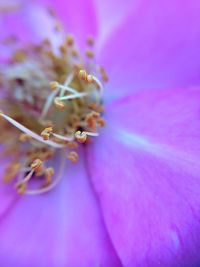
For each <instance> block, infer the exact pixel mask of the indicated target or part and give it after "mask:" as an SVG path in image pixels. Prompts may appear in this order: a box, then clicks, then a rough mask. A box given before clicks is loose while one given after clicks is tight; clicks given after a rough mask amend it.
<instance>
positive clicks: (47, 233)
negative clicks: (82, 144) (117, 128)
mask: <svg viewBox="0 0 200 267" xmlns="http://www.w3.org/2000/svg"><path fill="white" fill-rule="evenodd" d="M58 165H59V163H58ZM3 198H5V196H4V195H3V194H0V199H1V203H2V202H4V199H3ZM0 236H1V238H0V262H1V264H2V265H3V266H6V267H12V266H14V267H26V266H30V267H36V266H37V267H46V266H49V267H54V266H55V267H68V266H69V267H80V266H83V267H90V266H91V267H94V266H105V267H107V266H109V267H113V266H117V267H118V266H120V263H119V261H118V258H117V256H116V254H115V252H114V250H113V248H112V245H111V243H110V241H109V238H108V236H107V234H106V230H105V228H104V224H103V221H102V218H101V215H100V213H99V208H98V205H97V202H96V200H95V197H94V195H93V193H92V191H91V189H90V185H89V181H88V177H87V175H86V172H85V168H84V165H83V161H82V162H79V163H78V165H76V166H72V164H68V166H67V167H66V169H65V175H64V177H63V179H62V181H61V182H60V184H59V185H58V186H57V187H56V188H55V189H53V190H52V191H51V192H49V193H46V194H43V195H37V196H22V197H15V201H13V203H12V205H9V207H8V206H7V207H6V206H5V209H4V212H3V211H2V212H1V216H0Z"/></svg>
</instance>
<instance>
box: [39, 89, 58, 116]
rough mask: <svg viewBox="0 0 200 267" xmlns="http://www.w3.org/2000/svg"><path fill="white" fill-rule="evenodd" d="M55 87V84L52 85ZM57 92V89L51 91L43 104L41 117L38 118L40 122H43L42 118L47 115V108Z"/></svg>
mask: <svg viewBox="0 0 200 267" xmlns="http://www.w3.org/2000/svg"><path fill="white" fill-rule="evenodd" d="M54 86H55V84H54ZM58 92H59V88H56V89H55V91H53V92H52V93H51V94H50V95H49V96H48V98H47V100H46V102H45V104H44V108H43V110H42V113H41V116H40V120H41V121H42V120H44V118H45V117H46V115H47V112H48V111H49V108H50V106H51V104H52V102H53V100H54V98H55V96H56V95H57V94H58Z"/></svg>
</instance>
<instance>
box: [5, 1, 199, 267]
mask: <svg viewBox="0 0 200 267" xmlns="http://www.w3.org/2000/svg"><path fill="white" fill-rule="evenodd" d="M124 2H125V1H121V0H120V1H117V2H116V1H113V0H109V1H104V0H101V1H100V0H99V1H98V0H95V1H92V0H85V1H81V0H76V1H73V2H72V1H64V0H59V1H56V2H55V1H53V0H52V1H46V3H47V4H50V5H51V6H52V7H53V8H54V9H55V11H56V12H57V14H58V16H59V18H60V19H61V21H62V22H63V24H64V27H65V29H66V31H67V32H70V33H73V34H74V35H75V37H76V39H77V42H78V44H79V46H80V47H81V49H82V50H84V44H85V39H86V37H87V36H88V35H93V36H94V37H95V40H96V47H95V50H96V51H95V54H96V59H97V61H98V62H99V63H101V64H103V65H104V66H105V68H106V70H107V72H108V76H109V82H108V83H107V85H106V87H105V92H104V96H103V99H104V103H105V104H104V106H105V113H104V114H103V117H104V118H105V119H106V127H105V128H103V129H101V130H99V136H98V137H94V140H93V142H92V143H91V144H87V145H86V146H84V145H83V146H80V149H79V161H78V162H77V163H76V165H72V164H71V163H69V162H67V163H66V166H65V170H64V174H63V177H62V179H61V181H60V182H59V184H58V185H57V186H56V187H54V188H53V189H52V190H51V191H49V192H47V193H45V194H38V195H36V196H29V195H27V196H26V195H23V196H20V195H18V194H15V190H13V187H12V186H10V185H4V184H3V182H2V181H1V186H0V202H1V204H0V263H1V265H2V266H6V267H10V266H15V267H18V266H19V267H25V266H30V267H46V266H48V267H54V266H55V267H68V266H70V267H95V266H101V267H104V266H105V267H118V266H126V267H139V266H141V267H157V266H162V267H172V266H173V267H178V266H181V267H182V266H184V267H186V266H188V267H197V266H199V265H200V256H199V248H200V234H199V232H200V231H199V228H200V225H199V207H200V193H199V192H200V176H199V173H200V167H199V156H200V152H199V151H200V142H199V138H200V92H199V88H198V85H199V82H200V75H199V73H200V67H199V66H200V65H199V62H200V58H199V57H200V53H199V52H200V51H199V50H200V38H199V34H200V30H199V24H200V16H199V11H200V2H199V1H198V0H174V1H170V0H164V1H160V0H153V1H149V0H140V1H139V0H138V1H126V3H124ZM16 3H17V6H16ZM39 3H40V2H39ZM23 4H24V7H23V10H22V11H20V13H19V12H17V11H14V14H13V13H12V14H10V12H7V13H8V14H6V15H5V6H4V8H3V11H4V12H3V14H2V13H0V14H1V21H0V27H1V28H0V30H1V31H0V33H1V36H2V37H5V36H6V35H7V34H8V31H9V34H10V33H11V32H14V33H16V32H17V34H18V36H19V37H20V38H21V39H22V41H26V42H27V40H28V41H32V42H36V43H37V41H39V40H42V39H43V38H44V37H45V36H46V35H48V37H49V38H50V39H51V40H52V42H53V44H54V45H55V46H56V45H57V42H59V40H58V39H57V38H55V32H54V31H53V30H52V25H54V24H52V23H53V22H52V18H51V17H50V16H49V15H48V14H47V12H46V10H45V9H44V7H43V6H41V5H38V2H37V1H34V2H33V1H32V2H31V6H30V5H29V4H26V1H25V2H24V3H23ZM13 5H14V6H15V7H16V8H18V5H21V2H19V1H14V2H12V7H13ZM20 10H21V6H20ZM0 12H1V5H0ZM14 18H15V19H14ZM5 25H7V27H6V28H5ZM2 47H3V48H2V50H1V51H3V55H2V53H1V58H2V62H4V65H3V63H2V64H1V66H12V64H10V62H9V64H10V65H8V64H5V61H6V62H7V58H8V56H9V55H10V53H11V52H10V49H11V50H12V48H10V47H9V46H7V47H6V48H5V45H4V46H3V45H2ZM6 70H7V67H6ZM3 73H5V70H4V72H3ZM6 74H7V72H6ZM6 77H7V76H6ZM4 79H5V78H4ZM36 80H37V79H36ZM4 86H7V87H8V84H5V83H4ZM17 96H18V95H17ZM3 99H4V98H3ZM15 104H16V103H14V102H13V105H15ZM24 112H26V110H25V111H24ZM27 112H28V109H27ZM1 121H2V120H1ZM3 121H4V120H3ZM10 127H12V126H10ZM11 129H12V128H11ZM1 133H2V138H3V140H7V138H8V139H9V136H6V138H5V136H3V132H1ZM51 134H52V133H51ZM14 136H15V135H14V134H13V138H14ZM9 140H12V137H11V138H10V139H9ZM48 141H49V140H48ZM50 141H51V140H50ZM55 157H57V156H56V155H55ZM7 161H8V160H7V158H5V159H4V158H2V162H1V168H2V172H3V169H4V168H5V166H6V164H7ZM53 165H54V167H55V168H54V169H55V171H56V173H57V171H58V170H59V166H60V158H57V159H56V160H55V159H54V160H53ZM29 171H30V170H29ZM25 193H26V192H25Z"/></svg>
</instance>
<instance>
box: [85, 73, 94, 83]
mask: <svg viewBox="0 0 200 267" xmlns="http://www.w3.org/2000/svg"><path fill="white" fill-rule="evenodd" d="M86 79H87V82H88V83H93V81H94V79H93V76H92V75H90V74H89V75H87V78H86Z"/></svg>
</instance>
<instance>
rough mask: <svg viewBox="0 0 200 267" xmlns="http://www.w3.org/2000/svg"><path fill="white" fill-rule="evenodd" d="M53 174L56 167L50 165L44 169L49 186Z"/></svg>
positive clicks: (46, 184)
mask: <svg viewBox="0 0 200 267" xmlns="http://www.w3.org/2000/svg"><path fill="white" fill-rule="evenodd" d="M53 175H54V168H52V167H49V168H47V169H46V170H45V171H44V176H45V186H48V185H50V184H51V183H52V181H53V179H52V178H53Z"/></svg>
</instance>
